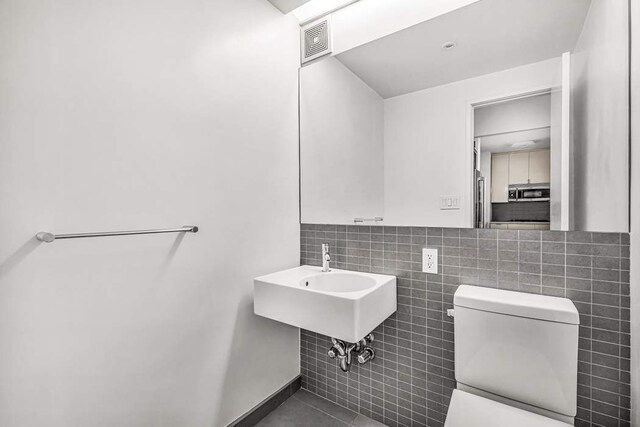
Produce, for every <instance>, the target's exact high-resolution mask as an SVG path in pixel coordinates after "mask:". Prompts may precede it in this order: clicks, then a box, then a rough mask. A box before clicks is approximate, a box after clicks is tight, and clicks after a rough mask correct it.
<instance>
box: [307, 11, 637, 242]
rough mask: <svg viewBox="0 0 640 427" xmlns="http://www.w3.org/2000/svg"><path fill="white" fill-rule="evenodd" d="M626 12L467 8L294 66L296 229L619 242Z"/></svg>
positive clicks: (625, 185)
mask: <svg viewBox="0 0 640 427" xmlns="http://www.w3.org/2000/svg"><path fill="white" fill-rule="evenodd" d="M427 3H429V2H425V7H428V5H426V4H427ZM496 11H500V13H496ZM337 13H340V12H337ZM628 17H629V11H628V2H627V1H624V0H536V1H532V0H479V1H475V2H471V3H470V4H468V5H467V6H464V7H460V8H457V9H454V10H452V11H450V12H448V13H445V14H441V15H439V16H436V17H432V18H431V19H429V20H426V21H423V22H419V23H417V25H413V24H412V25H411V26H407V28H404V29H401V30H399V31H397V32H395V33H391V34H387V35H385V36H384V37H382V38H377V39H374V40H369V41H367V42H366V43H364V44H362V43H360V44H359V45H358V46H356V47H353V48H351V49H349V50H344V51H337V52H336V53H335V54H334V55H331V56H326V57H324V58H320V59H318V60H315V61H313V62H310V63H308V64H306V65H305V66H303V67H302V68H301V69H300V170H301V173H300V180H301V182H300V185H301V215H302V222H303V223H316V224H319V223H323V224H324V223H330V224H353V223H354V219H355V218H365V219H368V218H371V219H373V218H379V217H381V218H383V219H384V220H383V221H382V222H375V223H374V222H373V221H372V222H369V223H368V222H365V224H378V225H402V226H430V227H458V228H460V227H472V226H475V227H482V228H498V229H504V228H508V229H518V228H522V229H551V230H585V231H603V232H627V231H628V226H629V225H628V224H629V199H628V197H629V126H628V124H629V122H628V120H629V40H628V35H629V31H628V29H629V28H628V25H629V20H628ZM336 21H337V20H336V19H335V17H334V22H336ZM334 37H336V39H334V45H337V46H338V45H342V46H344V45H350V46H352V45H354V44H358V43H352V42H351V40H349V41H346V40H338V39H337V38H339V37H348V34H346V32H344V31H342V32H336V33H335V35H334Z"/></svg>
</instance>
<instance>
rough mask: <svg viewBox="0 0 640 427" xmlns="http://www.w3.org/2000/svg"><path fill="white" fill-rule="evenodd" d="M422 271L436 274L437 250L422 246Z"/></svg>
mask: <svg viewBox="0 0 640 427" xmlns="http://www.w3.org/2000/svg"><path fill="white" fill-rule="evenodd" d="M422 271H423V272H424V273H429V274H438V250H437V249H430V248H422Z"/></svg>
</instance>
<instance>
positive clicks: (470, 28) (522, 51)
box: [337, 0, 591, 98]
mask: <svg viewBox="0 0 640 427" xmlns="http://www.w3.org/2000/svg"><path fill="white" fill-rule="evenodd" d="M590 3H591V0H481V1H478V2H476V3H473V4H471V5H469V6H465V7H462V8H460V9H457V10H455V11H453V12H450V13H447V14H445V15H441V16H439V17H437V18H434V19H431V20H429V21H425V22H423V23H420V24H418V25H415V26H413V27H411V28H407V29H405V30H403V31H400V32H397V33H395V34H392V35H390V36H387V37H383V38H381V39H378V40H375V41H373V42H371V43H368V44H365V45H363V46H359V47H357V48H355V49H352V50H349V51H347V52H344V53H341V54H340V55H338V56H337V58H338V59H339V60H340V61H342V63H343V64H345V65H346V66H347V67H348V68H350V69H351V70H352V71H353V72H354V73H355V74H357V75H358V76H359V77H360V78H361V79H362V80H364V81H365V82H366V83H367V84H368V85H369V86H371V87H372V88H373V89H374V90H375V91H376V92H378V93H379V94H380V95H381V96H382V97H383V98H390V97H393V96H398V95H402V94H405V93H409V92H415V91H417V90H421V89H426V88H429V87H433V86H439V85H443V84H446V83H451V82H455V81H458V80H463V79H467V78H471V77H475V76H479V75H483V74H488V73H493V72H497V71H501V70H505V69H508V68H513V67H517V66H519V65H524V64H529V63H532V62H537V61H542V60H545V59H549V58H552V57H556V56H559V55H560V54H562V53H563V52H566V51H571V50H572V49H573V48H574V46H575V44H576V41H577V40H578V37H579V35H580V31H581V29H582V25H583V23H584V20H585V17H586V14H587V12H588V9H589V5H590ZM449 41H453V42H455V43H457V47H456V48H455V49H453V50H444V49H442V47H441V46H442V44H443V43H445V42H449Z"/></svg>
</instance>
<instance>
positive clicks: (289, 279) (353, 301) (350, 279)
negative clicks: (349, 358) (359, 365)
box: [253, 265, 396, 343]
mask: <svg viewBox="0 0 640 427" xmlns="http://www.w3.org/2000/svg"><path fill="white" fill-rule="evenodd" d="M253 293H254V312H255V313H256V314H258V315H260V316H263V317H268V318H269V319H273V320H277V321H279V322H283V323H287V324H289V325H293V326H297V327H298V328H303V329H307V330H309V331H313V332H317V333H320V334H324V335H328V336H330V337H333V338H337V339H340V340H343V341H347V342H351V343H353V342H357V341H359V340H360V339H362V338H364V337H365V336H366V335H367V334H368V333H369V332H371V331H373V330H374V329H375V328H376V327H377V326H378V325H379V324H380V323H382V322H384V321H385V320H386V319H387V317H389V316H390V315H391V314H393V313H394V312H395V311H396V278H395V277H394V276H387V275H383V274H372V273H359V272H354V271H345V270H338V269H331V271H329V272H326V273H323V272H322V269H321V268H320V267H313V266H308V265H303V266H301V267H296V268H292V269H289V270H284V271H280V272H278V273H273V274H267V275H266V276H261V277H257V278H255V279H254V281H253Z"/></svg>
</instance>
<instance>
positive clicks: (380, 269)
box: [300, 224, 631, 426]
mask: <svg viewBox="0 0 640 427" xmlns="http://www.w3.org/2000/svg"><path fill="white" fill-rule="evenodd" d="M322 243H328V244H329V245H330V246H331V255H332V259H333V263H332V265H333V267H335V268H342V269H348V270H356V271H367V272H374V273H384V274H392V275H395V276H397V277H398V311H397V312H396V313H395V314H394V315H393V316H391V317H390V318H389V319H387V320H386V321H385V322H384V323H383V324H382V325H380V326H379V327H378V328H376V330H375V331H374V334H375V336H376V339H377V340H376V342H375V343H374V345H373V346H374V348H375V350H376V352H377V353H376V354H377V357H376V359H375V360H373V361H372V362H371V363H369V364H367V365H363V366H353V368H352V371H351V372H349V373H343V372H342V371H340V370H339V368H337V366H336V365H335V362H334V361H332V360H331V359H329V358H328V357H327V355H326V351H327V349H328V348H329V347H330V339H329V337H326V336H323V335H319V334H316V333H313V332H309V331H304V330H303V331H301V333H300V340H301V345H300V353H301V371H302V376H303V388H305V389H307V390H309V391H311V392H313V393H316V394H318V395H320V396H322V397H325V398H327V399H329V400H332V401H334V402H336V403H338V404H340V405H343V406H345V407H347V408H349V409H352V410H354V411H357V412H360V413H361V414H363V415H366V416H369V417H371V418H374V419H376V420H378V421H382V422H384V423H386V424H387V425H389V426H424V425H428V426H442V425H443V422H444V419H445V415H446V413H447V408H448V403H449V399H450V396H451V393H452V391H453V389H454V387H455V379H454V378H455V377H454V357H453V350H454V346H453V321H452V319H450V318H448V317H447V316H446V315H445V314H444V312H445V310H446V309H447V308H449V307H452V305H453V294H454V292H455V290H456V288H457V287H458V285H460V284H461V283H465V284H474V285H480V286H491V287H498V288H501V289H509V290H516V291H522V292H532V293H539V294H544V295H552V296H560V297H567V298H570V299H571V300H573V302H574V303H575V305H576V307H577V308H578V311H579V312H580V321H581V326H580V341H579V367H578V371H579V372H578V382H579V384H578V415H577V421H576V425H577V426H590V425H602V426H629V425H630V424H629V418H630V405H631V402H630V374H629V369H630V363H629V358H630V347H629V346H630V336H629V330H630V324H629V235H628V234H618V233H585V232H566V233H565V232H554V231H511V230H473V229H442V228H424V227H369V226H340V225H310V224H303V225H302V227H301V242H300V244H301V260H300V263H301V264H309V265H320V245H321V244H322ZM423 247H433V248H437V249H438V250H439V253H438V254H439V259H438V263H439V272H440V274H436V275H431V274H425V273H422V268H421V256H422V255H421V254H422V248H423Z"/></svg>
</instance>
